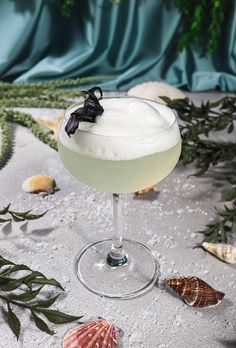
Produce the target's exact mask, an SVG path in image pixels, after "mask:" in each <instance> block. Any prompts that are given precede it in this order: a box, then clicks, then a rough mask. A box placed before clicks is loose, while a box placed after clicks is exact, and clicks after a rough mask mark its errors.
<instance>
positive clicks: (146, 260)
mask: <svg viewBox="0 0 236 348" xmlns="http://www.w3.org/2000/svg"><path fill="white" fill-rule="evenodd" d="M127 98H128V97H127ZM104 99H108V98H104ZM109 99H110V98H109ZM115 99H119V98H115ZM121 99H124V98H121ZM132 99H133V100H135V98H132ZM137 101H140V99H137ZM144 102H147V103H151V105H152V107H155V106H156V107H158V108H159V109H160V108H161V110H164V109H165V110H168V113H169V115H171V117H170V116H169V120H168V125H167V126H166V127H165V128H162V129H160V130H157V131H155V132H151V133H150V134H147V135H142V136H133V135H131V136H116V135H107V134H106V135H101V134H96V133H91V132H89V131H86V130H84V129H80V128H78V130H77V131H76V136H77V139H78V137H79V140H80V147H81V146H83V144H85V145H86V147H93V146H96V144H99V143H100V142H101V143H102V144H103V147H105V148H106V149H109V146H110V144H111V143H112V144H116V145H117V148H122V151H124V147H125V149H126V151H127V154H128V153H129V151H131V152H132V153H135V149H136V147H138V148H139V149H140V148H142V149H143V150H144V153H146V152H147V153H148V152H149V147H150V146H153V143H154V144H156V149H157V150H155V151H154V153H153V151H152V152H151V154H149V155H144V156H143V155H142V156H141V157H139V156H138V157H137V158H130V159H116V160H112V159H101V158H99V156H96V157H95V156H91V155H86V154H84V152H83V151H82V152H81V149H79V146H78V151H77V150H76V146H77V145H76V140H74V147H73V149H71V148H70V146H67V145H66V143H65V142H63V141H61V139H66V137H67V135H66V134H65V130H64V128H65V124H66V122H67V120H68V118H69V115H70V113H71V112H72V111H73V110H75V109H76V108H78V107H79V106H80V105H79V104H75V105H72V106H71V107H70V108H68V109H67V111H66V113H65V119H64V121H63V122H62V126H61V129H60V134H59V141H58V149H59V154H60V157H61V160H62V162H63V164H64V166H65V167H66V168H67V170H68V171H69V172H70V173H71V174H72V175H73V176H74V177H75V178H76V179H78V180H79V181H81V182H83V183H85V184H87V185H89V186H91V187H94V188H96V189H98V190H101V191H105V192H111V193H112V194H113V237H112V239H105V240H100V241H96V242H94V243H91V244H89V245H87V246H85V248H84V249H83V250H82V251H80V252H79V254H78V256H77V258H76V262H75V265H76V272H77V275H78V278H79V280H80V281H81V282H82V283H83V285H84V286H85V287H86V288H87V289H89V290H90V291H92V292H93V293H96V294H98V295H101V296H106V297H111V298H127V297H133V296H136V295H140V294H141V293H142V292H145V291H146V290H147V289H148V288H150V287H151V286H152V285H153V284H154V283H155V282H156V280H157V277H158V265H157V261H156V259H155V257H154V256H153V254H152V252H151V251H150V250H149V249H148V248H147V247H146V246H145V245H143V244H142V243H140V242H137V241H133V240H129V239H123V237H122V235H123V233H122V220H123V196H124V193H130V192H136V191H139V190H141V189H144V188H147V187H149V186H151V185H154V184H156V183H158V182H160V181H161V180H162V179H164V178H165V177H166V176H167V175H168V174H169V173H170V172H171V171H172V170H173V168H174V167H175V165H176V163H177V161H178V159H179V156H180V151H181V140H180V133H179V128H178V123H177V119H176V115H175V113H174V111H172V110H170V109H169V108H167V107H166V106H163V105H160V104H158V103H155V102H150V101H145V100H144ZM163 108H164V109H163ZM99 117H102V116H99ZM137 117H139V115H137ZM142 117H145V115H142ZM67 138H68V137H67ZM167 139H168V141H167ZM68 141H70V138H68ZM166 141H167V142H168V143H169V144H170V146H169V147H168V148H166V146H163V144H166ZM81 144H82V145H81ZM101 157H102V156H101ZM118 157H119V156H118ZM131 157H132V156H131Z"/></svg>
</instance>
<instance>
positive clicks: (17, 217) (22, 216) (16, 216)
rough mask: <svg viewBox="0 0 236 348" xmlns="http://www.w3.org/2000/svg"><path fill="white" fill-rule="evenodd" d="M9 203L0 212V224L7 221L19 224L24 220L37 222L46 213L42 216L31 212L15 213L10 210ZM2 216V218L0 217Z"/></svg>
mask: <svg viewBox="0 0 236 348" xmlns="http://www.w3.org/2000/svg"><path fill="white" fill-rule="evenodd" d="M10 206H11V203H9V204H8V205H7V206H6V207H5V208H3V209H2V210H0V224H1V223H4V222H9V221H12V220H13V221H15V222H21V221H26V220H37V219H39V218H41V217H43V216H44V215H45V214H46V213H47V211H45V212H44V213H42V214H32V213H31V210H27V211H24V212H17V211H14V210H11V209H10ZM5 215H10V216H11V217H9V218H8V217H5ZM2 216H4V217H2Z"/></svg>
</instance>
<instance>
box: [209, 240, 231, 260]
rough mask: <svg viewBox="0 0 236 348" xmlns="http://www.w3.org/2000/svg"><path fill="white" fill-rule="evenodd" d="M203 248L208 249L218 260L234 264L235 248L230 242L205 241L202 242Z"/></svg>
mask: <svg viewBox="0 0 236 348" xmlns="http://www.w3.org/2000/svg"><path fill="white" fill-rule="evenodd" d="M202 246H203V248H204V249H206V250H207V251H209V253H211V254H213V255H215V256H216V257H218V258H219V259H220V260H222V261H224V262H227V263H231V264H234V263H236V248H235V247H233V246H232V245H230V244H223V243H216V244H214V243H207V242H204V243H203V244H202Z"/></svg>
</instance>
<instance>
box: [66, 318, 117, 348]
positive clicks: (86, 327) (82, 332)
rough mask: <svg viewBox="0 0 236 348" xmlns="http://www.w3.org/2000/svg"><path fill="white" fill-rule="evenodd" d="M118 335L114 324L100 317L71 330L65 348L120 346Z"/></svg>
mask: <svg viewBox="0 0 236 348" xmlns="http://www.w3.org/2000/svg"><path fill="white" fill-rule="evenodd" d="M117 336H118V335H117V329H116V327H115V326H114V325H113V324H111V323H109V322H108V321H106V320H103V319H99V320H96V321H92V322H89V323H85V324H82V325H80V326H78V327H76V328H75V329H72V330H69V331H68V332H67V333H66V335H65V337H64V341H63V348H118V345H117Z"/></svg>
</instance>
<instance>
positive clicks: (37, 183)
mask: <svg viewBox="0 0 236 348" xmlns="http://www.w3.org/2000/svg"><path fill="white" fill-rule="evenodd" d="M55 188H56V182H55V180H54V179H53V178H52V177H51V176H48V175H35V176H32V177H30V178H28V179H27V180H25V181H24V182H23V184H22V189H23V191H25V192H29V193H40V192H45V193H53V192H54V191H55Z"/></svg>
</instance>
